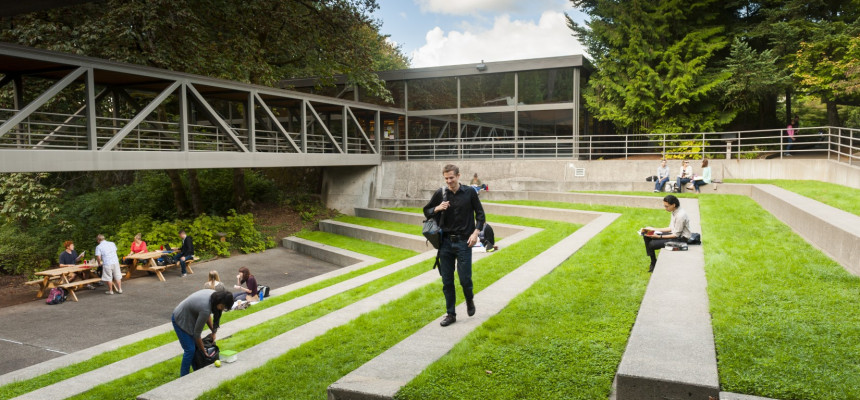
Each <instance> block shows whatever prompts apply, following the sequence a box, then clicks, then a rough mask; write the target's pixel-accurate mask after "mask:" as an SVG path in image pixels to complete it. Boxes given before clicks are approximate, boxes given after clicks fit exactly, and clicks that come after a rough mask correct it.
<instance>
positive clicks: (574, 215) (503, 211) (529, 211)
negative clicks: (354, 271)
mask: <svg viewBox="0 0 860 400" xmlns="http://www.w3.org/2000/svg"><path fill="white" fill-rule="evenodd" d="M624 197H635V196H624ZM646 199H648V200H650V202H649V203H648V205H649V207H648V208H656V207H657V206H655V204H659V202H658V201H655V199H654V198H646ZM419 203H420V205H418V204H419ZM426 203H427V201H426V200H417V199H391V198H379V199H376V204H377V206H378V207H384V208H396V207H421V208H423V207H424V205H425V204H426ZM642 204H645V202H642ZM482 205H483V207H484V212H485V213H487V214H496V215H507V216H512V217H521V218H534V219H548V217H547V215H551V216H552V218H549V219H551V220H553V221H562V222H569V223H572V224H587V223H589V222H591V221H592V220H593V219H595V218H597V217H599V216H600V215H602V214H603V213H599V212H594V211H582V210H562V209H558V208H546V207H532V206H520V205H513V204H496V203H482ZM415 215H419V214H415Z"/></svg>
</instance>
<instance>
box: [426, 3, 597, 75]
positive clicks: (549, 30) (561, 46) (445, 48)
mask: <svg viewBox="0 0 860 400" xmlns="http://www.w3.org/2000/svg"><path fill="white" fill-rule="evenodd" d="M571 33H572V31H571V30H570V28H568V27H567V21H566V20H565V18H564V13H561V12H556V11H545V12H544V13H543V14H542V15H541V17H540V20H539V21H538V22H537V24H535V23H534V21H521V20H511V18H510V17H509V16H508V15H503V16H499V17H496V19H495V21H494V23H493V27H492V28H490V29H488V30H483V31H471V30H464V31H463V32H460V31H456V30H452V31H450V32H447V33H446V32H445V31H443V30H442V29H441V28H439V27H435V28H433V29H432V30H431V31H429V32H427V35H426V37H425V40H426V43H425V44H424V45H423V46H421V47H420V48H419V49H417V50H415V51H413V52H412V54H411V57H412V67H413V68H420V67H435V66H439V65H455V64H468V63H478V62H480V61H481V60H484V61H504V60H518V59H524V58H538V57H553V56H564V55H572V54H585V50H584V48H583V47H582V45H581V44H580V43H579V41H578V40H576V38H574V37H573V36H571Z"/></svg>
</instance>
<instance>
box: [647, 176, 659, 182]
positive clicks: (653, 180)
mask: <svg viewBox="0 0 860 400" xmlns="http://www.w3.org/2000/svg"><path fill="white" fill-rule="evenodd" d="M645 181H647V182H657V175H651V176H649V177H647V178H645Z"/></svg>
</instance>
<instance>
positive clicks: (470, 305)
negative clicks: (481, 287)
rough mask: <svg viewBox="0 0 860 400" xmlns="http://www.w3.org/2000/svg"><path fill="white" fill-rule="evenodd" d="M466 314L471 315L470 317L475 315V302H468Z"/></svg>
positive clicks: (468, 300)
mask: <svg viewBox="0 0 860 400" xmlns="http://www.w3.org/2000/svg"><path fill="white" fill-rule="evenodd" d="M466 313H467V314H469V316H470V317H471V316H473V315H475V300H473V299H467V300H466Z"/></svg>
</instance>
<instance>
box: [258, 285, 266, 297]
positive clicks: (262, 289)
mask: <svg viewBox="0 0 860 400" xmlns="http://www.w3.org/2000/svg"><path fill="white" fill-rule="evenodd" d="M260 293H262V294H263V298H264V299H265V298H266V297H269V287H268V286H266V285H257V295H258V296H259V295H260Z"/></svg>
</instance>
